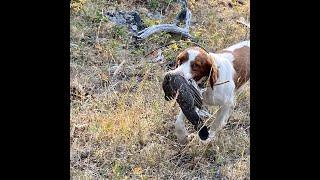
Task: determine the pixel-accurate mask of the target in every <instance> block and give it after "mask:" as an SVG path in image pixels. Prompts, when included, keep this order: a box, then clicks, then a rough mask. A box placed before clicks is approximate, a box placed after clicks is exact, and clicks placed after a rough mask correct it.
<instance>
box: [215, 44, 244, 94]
mask: <svg viewBox="0 0 320 180" xmlns="http://www.w3.org/2000/svg"><path fill="white" fill-rule="evenodd" d="M217 53H220V54H221V53H231V54H232V55H233V57H234V60H233V68H234V70H235V75H234V76H233V81H234V83H235V85H236V89H238V88H239V87H241V86H242V85H243V84H244V83H245V82H247V81H248V80H249V79H250V48H249V47H248V46H244V47H241V48H239V49H235V50H234V51H228V50H221V51H218V52H217Z"/></svg>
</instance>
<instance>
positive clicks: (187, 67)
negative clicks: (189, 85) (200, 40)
mask: <svg viewBox="0 0 320 180" xmlns="http://www.w3.org/2000/svg"><path fill="white" fill-rule="evenodd" d="M210 72H211V74H210ZM168 73H170V74H179V75H181V76H183V77H184V78H185V79H186V80H189V79H193V80H195V81H196V82H201V81H202V80H203V79H204V78H207V77H208V76H209V75H210V77H209V82H210V85H211V87H213V85H214V83H215V82H216V79H217V75H218V74H217V69H216V67H215V66H213V57H211V56H210V55H209V54H208V53H207V52H206V51H204V50H203V49H201V48H199V47H191V48H187V49H185V50H184V51H182V52H181V53H180V54H179V55H178V56H177V58H176V68H175V69H174V70H171V71H169V72H168Z"/></svg>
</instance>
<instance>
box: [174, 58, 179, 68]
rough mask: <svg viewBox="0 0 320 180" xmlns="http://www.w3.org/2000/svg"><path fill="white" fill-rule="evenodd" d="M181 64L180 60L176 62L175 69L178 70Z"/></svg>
mask: <svg viewBox="0 0 320 180" xmlns="http://www.w3.org/2000/svg"><path fill="white" fill-rule="evenodd" d="M179 64H180V60H179V59H177V60H176V65H175V67H174V68H177V67H178V66H179Z"/></svg>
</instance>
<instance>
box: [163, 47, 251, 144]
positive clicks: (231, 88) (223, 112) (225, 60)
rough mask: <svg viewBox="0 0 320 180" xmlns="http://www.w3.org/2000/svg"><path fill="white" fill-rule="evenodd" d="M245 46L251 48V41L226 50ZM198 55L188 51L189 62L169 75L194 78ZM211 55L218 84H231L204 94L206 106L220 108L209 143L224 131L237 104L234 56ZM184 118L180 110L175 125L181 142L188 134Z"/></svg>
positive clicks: (225, 54) (195, 52) (224, 54)
mask: <svg viewBox="0 0 320 180" xmlns="http://www.w3.org/2000/svg"><path fill="white" fill-rule="evenodd" d="M244 46H248V47H250V41H243V42H240V43H237V44H235V45H233V46H231V47H229V48H226V49H225V50H228V51H234V50H235V49H238V48H241V47H244ZM198 54H199V52H198V51H197V50H188V55H189V59H188V61H187V62H185V63H183V64H182V65H181V66H179V67H178V68H176V69H175V70H173V71H171V72H169V73H179V74H181V75H183V76H184V77H185V78H186V79H190V78H192V77H191V67H190V63H191V62H192V61H194V59H195V57H196V56H197V55H198ZM209 55H210V56H212V57H213V59H214V62H215V63H216V65H217V67H218V71H219V76H218V79H217V82H224V81H227V80H228V81H229V82H228V83H225V84H222V85H218V86H214V87H213V89H212V88H211V87H208V88H207V89H205V90H204V91H203V93H202V95H203V101H204V103H205V104H206V105H211V106H216V105H217V106H220V109H219V111H218V112H217V116H216V119H215V121H214V122H213V123H212V124H211V125H210V132H209V139H208V140H207V141H210V140H211V139H212V138H213V137H214V136H215V134H216V132H217V131H219V130H220V129H222V127H223V126H224V125H225V124H226V123H227V120H228V119H229V117H230V115H231V113H232V111H233V108H234V103H235V99H234V98H235V83H234V81H233V76H234V73H235V70H234V68H233V64H232V61H233V60H234V56H233V55H232V54H231V53H222V54H215V53H209ZM195 86H197V85H195ZM197 88H198V87H197ZM184 118H185V116H184V114H183V112H182V111H181V110H180V113H179V116H178V118H177V120H176V123H175V129H176V135H177V138H178V140H179V141H180V142H184V141H185V138H186V137H187V133H188V132H187V130H186V128H185V124H184V122H183V121H184Z"/></svg>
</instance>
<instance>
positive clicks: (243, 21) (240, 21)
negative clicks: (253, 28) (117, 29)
mask: <svg viewBox="0 0 320 180" xmlns="http://www.w3.org/2000/svg"><path fill="white" fill-rule="evenodd" d="M237 23H240V24H243V25H245V26H247V27H248V28H249V29H250V23H247V22H245V20H244V18H243V17H242V18H240V19H239V20H237Z"/></svg>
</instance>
